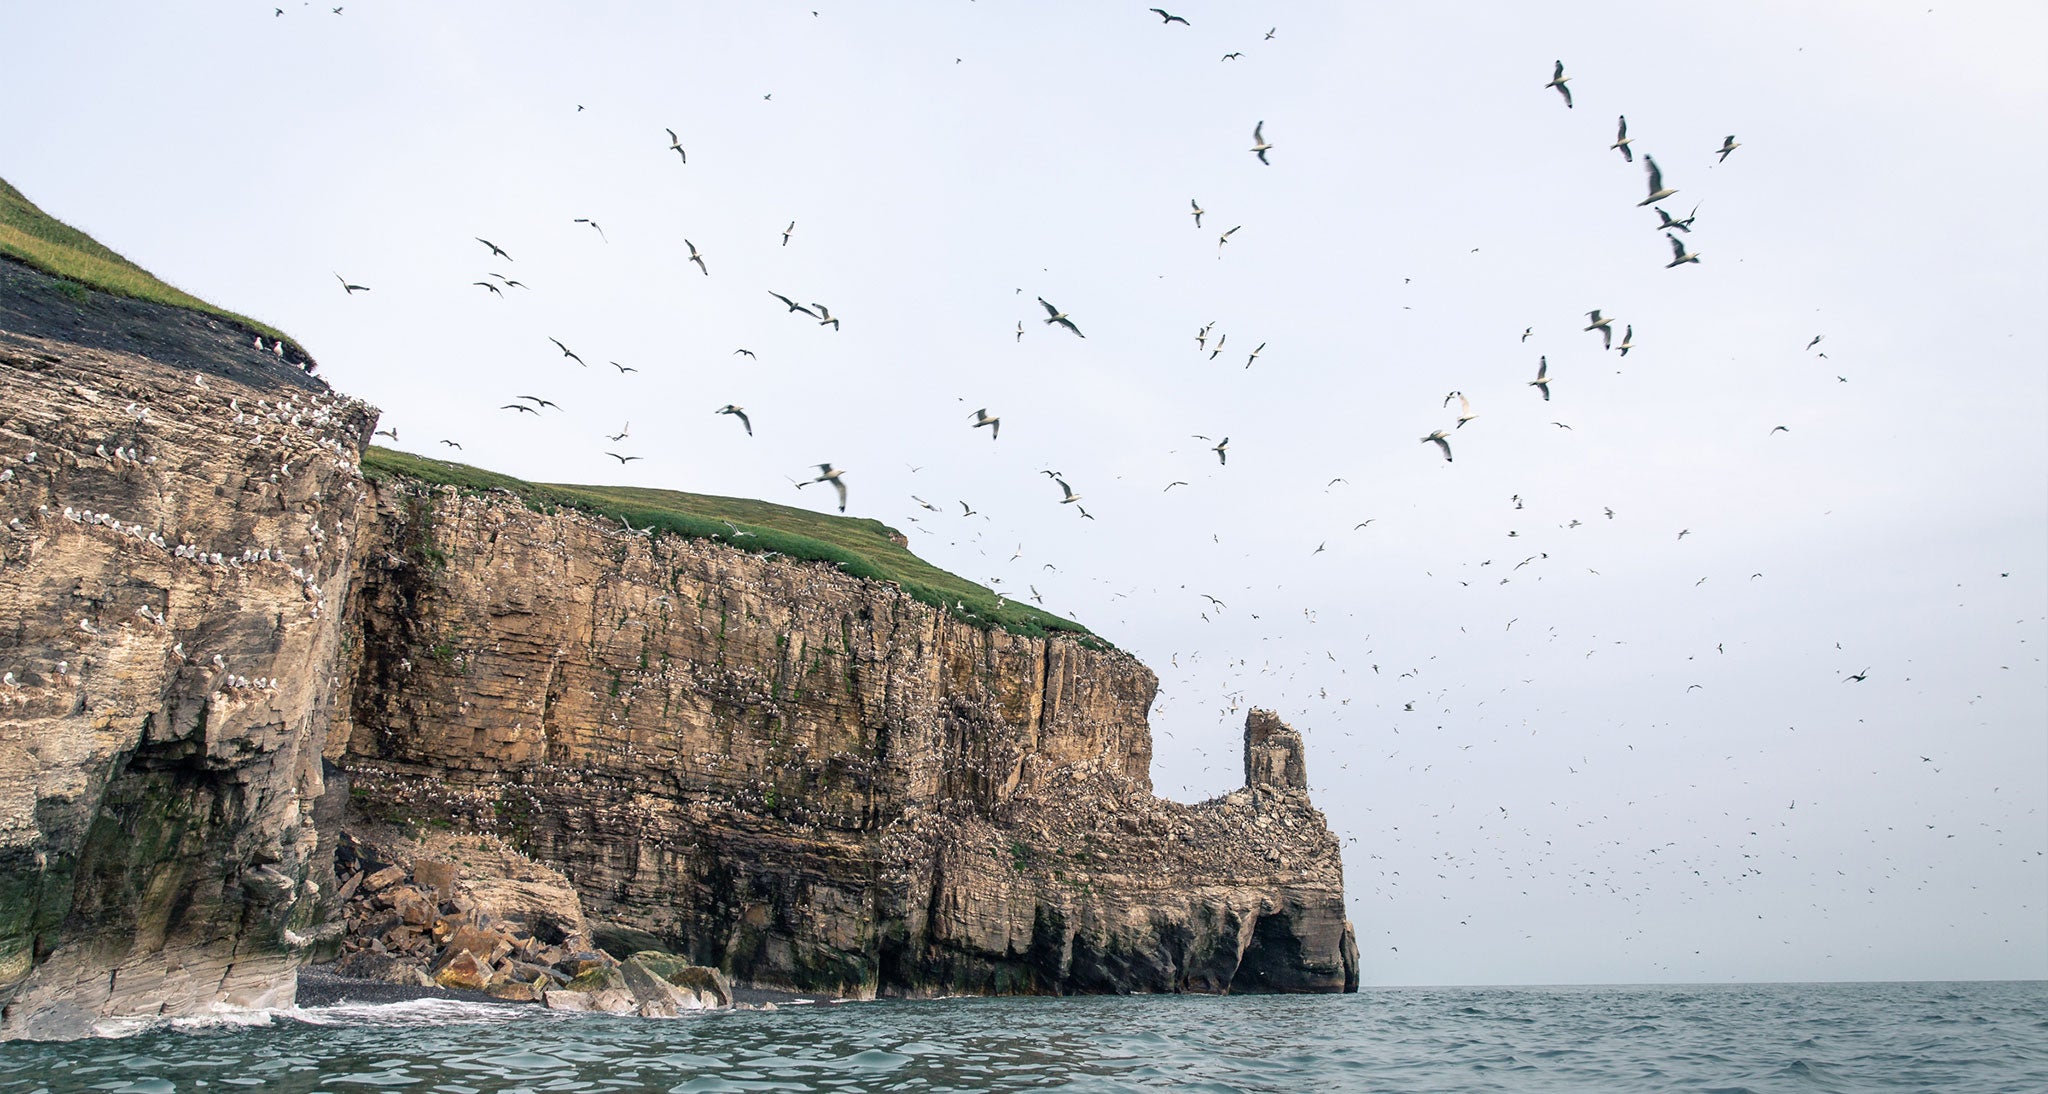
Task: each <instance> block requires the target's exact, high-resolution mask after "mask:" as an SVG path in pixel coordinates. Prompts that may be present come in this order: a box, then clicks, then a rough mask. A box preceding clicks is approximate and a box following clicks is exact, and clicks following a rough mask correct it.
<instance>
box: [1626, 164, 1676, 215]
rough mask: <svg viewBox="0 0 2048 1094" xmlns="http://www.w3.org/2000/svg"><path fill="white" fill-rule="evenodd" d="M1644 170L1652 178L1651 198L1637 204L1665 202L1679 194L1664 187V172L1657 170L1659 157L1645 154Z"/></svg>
mask: <svg viewBox="0 0 2048 1094" xmlns="http://www.w3.org/2000/svg"><path fill="white" fill-rule="evenodd" d="M1643 170H1644V171H1645V172H1646V173H1648V174H1649V176H1650V196H1649V197H1646V198H1644V199H1643V200H1641V201H1639V202H1636V204H1637V205H1649V204H1651V203H1653V202H1658V201H1663V200H1664V199H1665V198H1668V197H1670V196H1671V195H1673V194H1675V193H1677V192H1678V191H1676V190H1673V189H1670V188H1668V187H1666V186H1665V185H1664V172H1662V171H1660V170H1658V169H1657V157H1655V156H1652V155H1650V154H1649V153H1647V152H1645V153H1643Z"/></svg>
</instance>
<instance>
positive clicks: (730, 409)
mask: <svg viewBox="0 0 2048 1094" xmlns="http://www.w3.org/2000/svg"><path fill="white" fill-rule="evenodd" d="M712 413H713V414H730V415H732V416H733V417H735V418H738V419H739V420H740V424H741V425H743V426H746V427H747V436H749V437H751V436H753V435H754V423H753V422H751V421H748V420H747V408H746V407H743V406H734V405H732V404H731V403H727V404H725V405H724V406H722V407H719V408H718V409H717V410H714V411H712Z"/></svg>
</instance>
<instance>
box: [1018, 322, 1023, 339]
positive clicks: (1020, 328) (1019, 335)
mask: <svg viewBox="0 0 2048 1094" xmlns="http://www.w3.org/2000/svg"><path fill="white" fill-rule="evenodd" d="M1023 340H1024V321H1023V320H1022V319H1019V320H1017V341H1019V342H1022V341H1023Z"/></svg>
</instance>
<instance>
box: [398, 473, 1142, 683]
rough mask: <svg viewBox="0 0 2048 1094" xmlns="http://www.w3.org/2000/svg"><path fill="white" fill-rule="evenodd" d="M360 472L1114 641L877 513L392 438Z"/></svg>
mask: <svg viewBox="0 0 2048 1094" xmlns="http://www.w3.org/2000/svg"><path fill="white" fill-rule="evenodd" d="M363 474H364V475H365V476H367V477H368V478H370V479H372V480H374V481H377V482H385V481H389V480H393V479H412V480H416V481H419V482H424V483H429V484H432V485H436V486H453V487H456V488H458V489H462V490H474V491H491V490H504V491H507V492H510V493H512V494H515V495H517V496H518V497H519V498H520V500H522V501H524V502H525V503H526V505H527V507H528V508H531V509H535V510H539V511H541V512H552V511H554V510H555V509H562V508H566V509H576V510H580V511H582V512H585V513H589V514H592V515H594V516H600V517H606V518H609V519H611V520H619V521H627V522H630V523H631V524H632V526H633V527H634V528H635V529H640V528H653V529H654V530H655V531H656V532H657V533H659V534H662V535H678V536H687V537H689V538H692V539H712V540H717V541H719V542H721V543H724V544H727V545H729V546H732V547H736V548H738V549H740V550H742V551H749V552H752V553H755V554H767V553H771V552H772V553H774V554H779V555H784V556H787V557H789V558H795V559H803V560H806V561H817V562H830V563H832V564H834V565H836V566H838V567H839V569H841V570H842V571H844V572H846V573H849V574H852V575H853V576H855V577H860V578H866V579H868V580H870V581H893V582H895V583H896V584H897V585H899V586H901V587H902V589H903V591H904V592H905V593H907V594H909V595H910V596H912V597H914V598H916V599H918V600H921V601H923V602H924V603H926V604H930V605H933V606H935V607H939V608H943V609H945V610H946V611H948V612H950V613H951V614H952V615H954V616H955V617H956V618H959V619H963V620H966V621H968V622H973V623H979V624H981V625H983V626H988V627H1001V628H1002V629H1004V630H1006V631H1009V632H1011V633H1013V634H1022V635H1030V636H1034V637H1042V636H1044V635H1047V634H1050V633H1055V632H1059V633H1065V634H1070V635H1075V636H1078V637H1079V638H1080V639H1081V640H1082V642H1083V643H1084V644H1087V645H1090V646H1093V647H1095V648H1108V644H1107V643H1105V642H1103V641H1102V640H1101V639H1099V638H1096V637H1095V636H1094V635H1093V634H1092V633H1091V632H1090V631H1089V630H1088V628H1086V627H1083V626H1082V625H1080V624H1079V623H1076V622H1074V621H1072V620H1070V619H1062V618H1061V617H1059V616H1056V615H1053V614H1052V613H1051V612H1046V611H1041V610H1039V609H1037V608H1034V607H1031V606H1030V605H1028V604H1019V603H1017V602H1016V601H1013V600H1009V599H1007V598H1003V597H999V596H998V595H997V594H996V593H995V592H994V591H993V590H991V589H988V588H986V587H984V586H981V585H977V584H975V583H974V582H972V581H969V580H967V579H966V578H963V577H959V576H957V575H955V574H949V573H947V572H946V571H944V570H941V569H939V568H938V567H936V566H933V565H932V564H931V563H929V562H926V561H925V560H923V559H921V558H919V557H917V556H916V555H914V554H912V553H910V550H909V548H907V547H903V546H901V545H899V544H898V543H897V542H896V539H899V538H901V534H900V533H898V532H897V531H896V530H895V529H894V528H891V527H889V526H888V525H886V524H883V523H882V522H880V521H877V520H862V519H856V518H852V517H838V516H829V515H827V514H824V513H814V512H812V511H810V510H808V509H797V508H793V507H791V506H787V505H777V504H775V503H773V502H767V501H756V500H752V499H749V498H726V497H719V496H717V495H714V494H686V493H684V492H682V491H680V490H650V489H645V488H641V487H631V486H574V485H568V484H563V483H534V482H527V481H526V480H524V479H515V478H513V477H512V476H510V475H500V474H498V473H496V472H494V471H485V470H483V469H482V468H479V467H471V466H469V465H468V464H461V463H451V462H449V461H446V460H435V459H428V458H426V457H424V456H415V455H413V454H411V453H409V452H394V451H392V450H391V449H388V448H372V449H370V450H369V451H368V452H366V453H364V454H363Z"/></svg>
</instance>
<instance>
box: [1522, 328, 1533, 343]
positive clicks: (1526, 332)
mask: <svg viewBox="0 0 2048 1094" xmlns="http://www.w3.org/2000/svg"><path fill="white" fill-rule="evenodd" d="M1535 333H1536V328H1535V327H1523V328H1522V341H1524V342H1527V341H1528V340H1529V336H1530V335H1532V334H1535Z"/></svg>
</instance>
